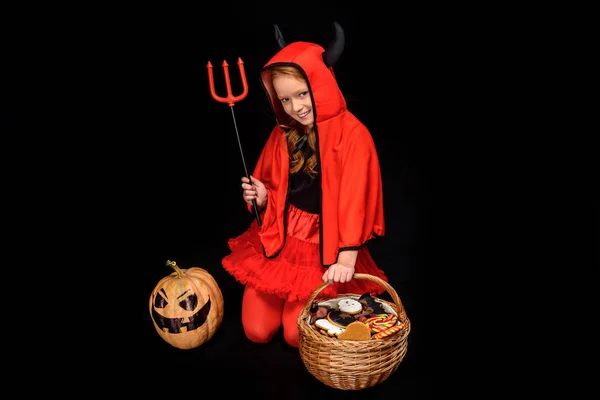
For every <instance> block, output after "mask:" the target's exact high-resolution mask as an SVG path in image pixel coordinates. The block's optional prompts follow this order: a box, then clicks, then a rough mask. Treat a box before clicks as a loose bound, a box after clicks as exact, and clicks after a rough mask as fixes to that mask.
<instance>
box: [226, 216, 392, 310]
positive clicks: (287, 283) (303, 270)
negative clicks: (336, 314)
mask: <svg viewBox="0 0 600 400" xmlns="http://www.w3.org/2000/svg"><path fill="white" fill-rule="evenodd" d="M287 218H288V221H287V222H288V224H287V237H286V242H285V246H284V247H283V249H282V250H281V252H280V253H279V254H278V255H277V256H276V257H273V258H266V257H265V256H264V255H263V247H262V243H261V241H260V237H259V235H258V232H259V227H258V224H257V223H256V220H255V221H253V222H252V223H251V224H250V227H249V228H248V230H247V231H245V232H244V233H242V234H241V235H239V236H237V237H235V238H232V239H229V242H228V245H229V249H230V250H231V253H230V254H229V255H227V256H225V257H224V258H223V260H222V264H223V267H224V268H225V270H227V271H228V272H229V273H230V274H231V275H232V276H233V277H234V278H235V279H236V280H237V281H239V282H240V283H242V284H244V285H250V286H252V287H254V288H255V289H257V290H259V291H262V292H265V293H270V294H274V295H277V296H278V297H280V298H282V299H284V300H287V301H298V300H307V299H308V297H310V295H311V294H312V293H313V292H314V291H315V290H316V289H317V287H319V285H321V284H322V283H323V274H324V273H325V271H326V270H327V268H325V267H323V266H322V265H321V261H320V256H319V215H318V214H311V213H308V212H306V211H303V210H300V209H298V208H296V207H294V206H292V205H290V206H289V209H288V213H287ZM354 270H355V273H364V274H370V275H374V276H377V277H379V278H381V279H382V280H384V281H386V282H387V281H388V280H387V277H386V276H385V274H384V272H383V271H382V270H381V269H379V268H378V267H377V265H376V264H375V261H374V260H373V258H372V257H371V254H370V253H369V250H368V249H367V247H366V246H365V247H362V248H361V249H360V250H359V251H358V258H357V260H356V265H355V266H354ZM384 291H385V289H384V288H383V287H382V286H381V285H379V284H377V283H375V282H371V281H367V280H365V279H353V280H351V281H350V282H346V283H334V284H331V285H328V286H327V287H325V288H324V289H323V290H322V291H321V292H319V294H318V296H317V297H337V296H338V294H347V293H354V294H359V295H361V294H364V293H367V292H368V293H371V295H373V296H375V295H378V294H381V293H382V292H384Z"/></svg>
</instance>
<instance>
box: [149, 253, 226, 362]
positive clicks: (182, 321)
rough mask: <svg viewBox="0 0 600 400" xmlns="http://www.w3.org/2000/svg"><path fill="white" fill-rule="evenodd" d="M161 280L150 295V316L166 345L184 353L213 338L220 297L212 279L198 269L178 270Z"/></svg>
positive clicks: (219, 315)
mask: <svg viewBox="0 0 600 400" xmlns="http://www.w3.org/2000/svg"><path fill="white" fill-rule="evenodd" d="M167 266H170V267H172V268H173V269H174V270H175V272H172V273H171V274H170V275H168V276H166V277H164V278H162V279H161V280H160V281H159V282H158V284H157V285H156V287H155V288H154V290H153V291H152V294H151V295H150V317H151V318H152V321H153V323H154V327H155V328H156V332H158V334H159V335H160V337H162V338H163V339H164V340H165V341H166V342H167V343H169V344H171V345H172V346H174V347H177V348H179V349H183V350H187V349H192V348H195V347H198V346H200V345H201V344H203V343H205V342H206V341H207V340H209V339H210V338H212V337H213V335H214V334H215V332H216V331H217V330H218V329H219V326H220V325H221V322H222V321H223V294H222V293H221V289H220V288H219V286H218V285H217V282H216V281H215V279H214V278H213V276H212V275H211V274H210V273H209V272H208V271H206V270H204V269H202V268H199V267H192V268H189V269H180V268H179V267H178V266H177V264H176V263H175V262H174V261H167Z"/></svg>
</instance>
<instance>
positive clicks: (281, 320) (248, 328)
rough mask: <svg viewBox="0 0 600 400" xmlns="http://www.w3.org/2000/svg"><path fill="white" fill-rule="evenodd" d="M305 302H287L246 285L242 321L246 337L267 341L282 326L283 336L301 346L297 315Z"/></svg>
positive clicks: (289, 341) (288, 341)
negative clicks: (299, 343)
mask: <svg viewBox="0 0 600 400" xmlns="http://www.w3.org/2000/svg"><path fill="white" fill-rule="evenodd" d="M305 304H306V302H304V301H294V302H286V301H285V300H282V299H280V298H279V297H277V296H275V295H273V294H267V293H264V292H260V291H258V290H256V289H254V288H253V287H252V286H246V288H245V290H244V298H243V300H242V325H243V327H244V333H245V334H246V337H247V338H248V339H250V340H251V341H253V342H255V343H268V342H270V341H271V339H272V338H273V336H274V335H275V333H277V331H278V330H279V328H280V327H281V326H283V337H284V339H285V341H286V342H287V343H288V344H289V345H290V346H292V347H296V348H298V336H300V332H299V330H298V316H299V315H300V312H301V311H302V308H304V305H305Z"/></svg>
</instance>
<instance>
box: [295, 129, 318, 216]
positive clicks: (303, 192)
mask: <svg viewBox="0 0 600 400" xmlns="http://www.w3.org/2000/svg"><path fill="white" fill-rule="evenodd" d="M304 144H305V141H304V142H302V143H301V145H300V146H298V147H299V150H302V151H303V152H304V159H305V160H308V159H309V158H310V156H311V155H312V151H311V150H310V147H309V146H304ZM318 171H319V166H318V165H317V172H318ZM319 181H320V180H319V179H318V176H315V177H311V176H310V175H308V174H307V173H306V172H304V168H302V169H301V170H300V171H298V172H297V173H296V174H294V175H292V176H291V178H290V203H292V204H293V205H294V206H295V207H297V208H299V209H301V210H304V211H306V212H309V213H312V214H320V213H321V188H320V186H319Z"/></svg>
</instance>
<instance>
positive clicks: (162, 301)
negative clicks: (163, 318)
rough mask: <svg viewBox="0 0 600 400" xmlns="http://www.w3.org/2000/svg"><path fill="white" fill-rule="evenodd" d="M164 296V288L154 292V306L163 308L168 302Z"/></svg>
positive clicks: (165, 295)
mask: <svg viewBox="0 0 600 400" xmlns="http://www.w3.org/2000/svg"><path fill="white" fill-rule="evenodd" d="M166 297H167V294H166V293H165V289H160V292H158V293H156V297H155V298H154V308H165V307H166V306H167V304H169V301H168V300H167V299H166Z"/></svg>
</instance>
